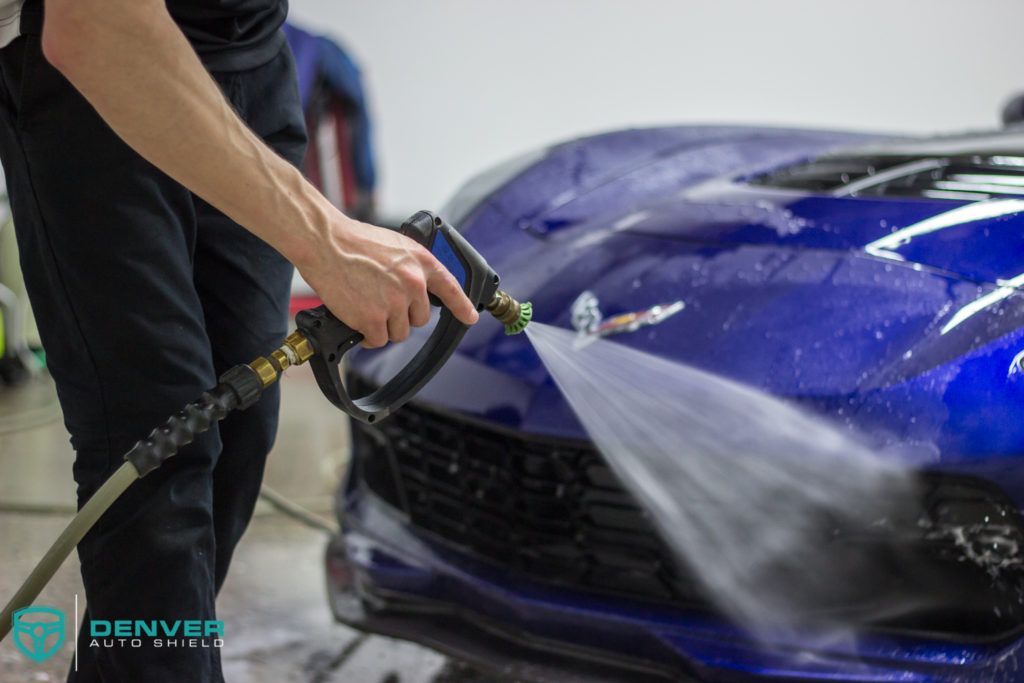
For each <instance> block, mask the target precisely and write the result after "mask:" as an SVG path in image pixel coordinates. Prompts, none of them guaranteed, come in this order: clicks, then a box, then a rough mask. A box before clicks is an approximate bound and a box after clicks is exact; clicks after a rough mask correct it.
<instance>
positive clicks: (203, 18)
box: [21, 0, 288, 71]
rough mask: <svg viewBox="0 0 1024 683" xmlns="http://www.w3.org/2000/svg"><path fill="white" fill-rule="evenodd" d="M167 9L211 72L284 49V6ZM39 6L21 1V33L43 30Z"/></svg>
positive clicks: (249, 2) (234, 3)
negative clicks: (22, 4)
mask: <svg viewBox="0 0 1024 683" xmlns="http://www.w3.org/2000/svg"><path fill="white" fill-rule="evenodd" d="M167 9H168V11H169V12H170V14H171V16H172V17H173V18H174V21H176V22H177V23H178V26H179V27H180V28H181V30H182V32H183V33H184V34H185V36H186V37H187V38H188V39H189V42H191V43H192V47H193V48H195V51H196V52H197V53H198V54H199V57H200V58H201V59H202V60H203V63H204V64H205V65H206V68H208V69H210V70H211V71H243V70H245V69H252V68H254V67H257V66H260V65H261V64H264V63H266V62H268V61H270V59H271V58H272V57H274V55H276V54H277V53H278V51H279V50H280V49H281V47H282V45H283V44H284V34H283V33H282V32H281V31H280V28H281V24H283V23H284V20H285V17H286V16H287V15H288V0H167ZM42 11H43V0H25V5H24V7H23V8H22V19H21V32H22V33H39V32H40V31H41V30H42Z"/></svg>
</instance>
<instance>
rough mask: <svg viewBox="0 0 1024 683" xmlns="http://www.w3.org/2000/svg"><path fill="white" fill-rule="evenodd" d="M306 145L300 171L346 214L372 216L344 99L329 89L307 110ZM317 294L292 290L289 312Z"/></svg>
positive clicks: (316, 299) (306, 305)
mask: <svg viewBox="0 0 1024 683" xmlns="http://www.w3.org/2000/svg"><path fill="white" fill-rule="evenodd" d="M306 130H307V131H308V134H309V146H308V147H307V149H306V158H305V159H304V160H303V172H304V173H305V175H306V177H307V178H308V179H309V181H310V182H311V183H313V185H315V186H316V187H317V189H319V190H320V191H321V192H323V194H324V196H325V197H327V199H329V200H330V202H331V203H332V204H334V205H335V206H337V207H338V208H339V209H341V211H342V212H344V213H345V214H346V215H349V216H352V217H353V218H358V219H360V220H367V219H370V218H372V210H373V201H372V197H370V196H368V195H367V194H366V193H365V192H363V191H362V190H360V188H359V186H358V184H357V182H356V173H355V160H354V158H353V154H352V133H351V130H352V127H351V124H350V123H349V120H348V114H347V111H346V107H345V103H344V101H342V100H341V99H340V98H338V97H334V96H332V95H330V94H329V93H325V94H323V95H322V96H321V97H320V98H319V102H318V103H317V104H315V105H313V106H311V107H310V108H309V110H308V111H307V112H306ZM320 303H321V301H320V299H319V297H317V296H316V295H315V294H314V293H312V292H308V291H297V292H295V293H293V295H292V300H291V305H290V309H291V313H292V315H294V314H295V313H296V312H297V311H300V310H302V309H304V308H310V307H313V306H319V305H320Z"/></svg>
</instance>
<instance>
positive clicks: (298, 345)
mask: <svg viewBox="0 0 1024 683" xmlns="http://www.w3.org/2000/svg"><path fill="white" fill-rule="evenodd" d="M312 357H313V345H312V344H310V343H309V340H308V339H306V335H304V334H302V333H301V332H299V331H298V330H296V331H294V332H292V333H291V334H289V335H288V336H287V337H286V338H285V340H284V343H282V344H281V346H279V347H277V348H276V349H274V350H273V351H272V352H271V353H270V357H269V358H264V357H263V356H260V357H259V358H257V359H256V360H254V361H252V362H251V363H249V367H250V368H252V370H253V371H254V372H255V373H256V375H257V376H258V377H259V378H260V384H262V385H263V388H264V389H266V388H267V387H269V386H270V385H271V384H273V383H274V382H276V381H277V378H278V377H280V376H281V374H282V373H283V372H284V371H285V370H287V369H288V368H290V367H292V366H293V365H302V364H303V363H305V362H306V361H307V360H309V359H310V358H312Z"/></svg>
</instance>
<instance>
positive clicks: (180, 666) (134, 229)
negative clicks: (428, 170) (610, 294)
mask: <svg viewBox="0 0 1024 683" xmlns="http://www.w3.org/2000/svg"><path fill="white" fill-rule="evenodd" d="M18 9H19V2H12V0H0V37H2V38H3V40H2V41H0V42H4V43H6V47H3V49H2V50H0V80H2V83H0V110H2V111H0V158H2V160H3V165H4V169H5V171H6V175H7V181H8V188H9V194H10V197H11V201H12V205H13V211H14V219H15V224H16V229H17V233H18V244H19V248H20V252H21V260H22V267H23V270H24V273H25V277H26V283H27V286H28V290H29V295H30V298H31V301H32V304H33V308H34V311H35V315H36V318H37V320H38V324H39V328H40V333H41V335H42V338H43V343H44V346H45V348H46V351H47V360H48V364H49V366H50V369H51V372H52V374H53V377H54V379H55V380H56V384H57V390H58V393H59V396H60V401H61V405H62V407H63V410H64V417H65V423H66V425H67V427H68V430H69V431H70V433H71V439H72V445H73V446H74V448H75V451H76V460H75V465H74V474H75V480H76V482H77V483H78V498H79V504H81V503H82V502H83V501H85V500H87V499H88V498H89V496H90V495H91V494H92V493H93V492H94V491H95V490H96V488H97V487H98V486H99V485H100V484H101V483H102V482H103V480H104V479H105V478H106V477H107V476H108V475H109V474H110V473H111V472H112V471H113V470H114V469H115V468H116V467H117V466H118V465H119V464H120V456H121V455H122V454H123V453H124V452H125V451H126V450H127V449H128V448H129V447H130V446H131V445H132V443H133V442H134V441H136V440H137V439H138V438H140V437H141V436H143V435H145V434H146V433H147V432H148V431H149V430H150V429H151V428H152V427H153V426H155V425H157V424H159V423H161V422H162V421H163V420H164V419H165V418H166V417H167V415H168V414H170V413H172V412H173V411H175V410H177V409H178V408H179V407H181V406H182V405H184V404H185V403H187V402H188V401H190V400H192V399H193V398H195V397H196V396H197V395H198V394H199V393H200V392H201V391H202V390H204V389H206V388H209V387H210V386H212V385H214V384H215V379H216V376H217V374H218V373H220V372H222V371H223V370H225V369H226V368H228V367H230V366H232V365H234V364H236V363H240V362H246V361H248V360H251V359H252V358H253V357H255V356H257V355H260V354H263V353H265V352H266V351H267V350H268V349H271V348H274V347H275V346H276V345H277V344H278V343H279V342H280V340H281V338H282V337H283V336H284V335H285V332H286V314H287V302H288V287H289V282H290V278H291V272H292V265H291V264H295V266H296V267H298V269H299V271H300V272H301V273H302V275H303V276H304V277H305V278H306V280H307V281H308V282H309V283H310V285H312V287H313V288H314V289H315V290H316V291H317V292H318V293H319V294H320V296H321V297H322V299H323V300H324V302H325V303H326V304H327V306H328V307H329V308H330V309H331V310H332V311H333V312H334V313H335V314H336V315H338V317H340V318H341V319H342V320H344V321H345V322H346V323H347V324H348V325H350V326H351V327H353V328H354V329H356V330H358V331H360V332H362V333H363V335H365V338H366V345H367V346H381V345H383V344H385V343H386V342H387V341H388V340H391V341H401V340H403V339H405V338H406V337H407V336H408V334H409V329H410V326H418V325H423V324H425V323H426V322H427V319H428V316H429V302H428V298H427V292H428V290H429V291H430V292H433V293H435V294H436V295H438V296H439V297H440V298H441V299H442V300H443V301H444V302H445V304H446V305H447V306H448V307H449V308H451V309H452V311H453V312H454V313H455V315H456V316H457V317H458V318H459V319H461V320H462V321H463V322H466V323H473V322H475V321H476V319H477V315H476V312H475V311H474V310H473V307H472V305H471V304H470V302H469V301H468V300H467V299H466V298H465V296H463V294H462V292H461V290H460V289H459V285H458V283H457V282H456V281H455V280H454V278H452V276H451V275H450V274H449V273H448V272H447V271H446V270H445V269H444V268H443V267H442V266H441V265H440V264H439V263H438V262H437V261H436V260H435V259H434V258H433V257H432V256H431V255H430V254H429V253H428V252H427V251H426V250H424V249H422V248H421V247H419V246H418V245H417V244H415V243H414V242H412V241H411V240H408V239H406V238H404V237H402V236H400V235H398V234H396V233H393V232H390V231H386V230H382V229H379V228H375V227H373V226H369V225H366V224H362V223H358V222H356V221H353V220H350V219H348V218H346V217H345V216H344V215H342V214H341V213H340V212H339V211H337V210H336V209H335V208H334V207H333V206H331V205H330V204H329V203H328V202H327V201H326V200H325V199H324V198H323V197H322V196H321V195H320V194H319V193H317V192H316V191H315V190H314V188H313V187H312V186H311V185H310V184H309V183H307V182H306V181H305V180H304V179H303V178H302V176H301V174H300V173H299V172H298V171H297V170H296V169H295V165H296V164H298V162H299V160H300V159H301V157H302V154H303V150H304V146H305V132H304V130H303V122H302V115H301V111H300V106H299V101H298V93H297V90H296V85H295V80H294V74H293V71H294V68H293V64H292V61H291V55H290V53H289V52H288V49H287V47H286V45H285V43H284V40H283V37H282V35H281V32H280V30H279V27H280V25H281V23H282V22H283V21H284V18H285V14H286V11H287V7H286V0H167V1H166V3H165V2H164V0H46V3H45V15H44V12H43V5H42V1H41V0H25V1H24V4H23V6H20V16H19V14H18ZM7 41H9V42H7ZM286 259H287V260H286ZM289 262H290V263H289ZM277 408H278V395H277V394H275V393H272V392H267V393H265V394H264V395H263V398H262V400H261V401H260V402H259V403H258V404H257V405H256V406H254V407H253V408H251V409H249V410H248V411H245V412H242V413H236V414H233V415H231V416H229V417H228V419H226V420H225V421H224V422H223V423H221V425H220V426H219V430H213V431H211V432H210V433H209V434H207V435H204V437H203V438H200V439H199V440H197V442H196V443H195V444H193V445H192V446H190V447H189V448H187V449H184V450H183V451H182V452H181V453H180V454H179V455H178V456H177V457H175V458H173V459H172V460H170V461H169V462H168V463H167V464H166V465H165V466H164V467H163V468H162V469H160V470H158V471H156V472H154V473H153V474H151V475H149V476H148V477H146V478H145V479H142V480H141V481H139V482H138V483H137V484H136V485H135V486H133V487H132V489H130V490H129V492H128V493H127V494H126V495H125V496H124V497H123V498H122V500H121V501H119V502H118V503H117V504H116V505H115V506H114V507H113V508H112V509H111V510H110V511H109V512H108V513H107V515H106V516H105V517H104V518H103V520H101V522H100V523H99V524H98V525H97V527H96V528H95V529H94V530H93V531H92V532H91V533H90V534H89V535H88V536H87V537H86V539H85V540H84V541H83V542H82V544H81V545H80V547H79V556H80V558H81V562H82V577H83V580H84V583H85V590H86V597H87V602H88V609H87V618H86V621H85V623H84V624H83V627H82V632H81V634H80V636H79V649H80V661H79V670H78V672H77V673H76V672H74V671H72V673H71V676H70V680H72V681H76V682H79V683H81V682H92V681H105V682H106V683H110V682H111V681H125V682H130V683H135V682H137V681H145V682H146V683H160V682H162V681H173V682H174V683H180V682H183V681H189V682H195V681H202V682H205V681H220V680H222V674H221V669H220V660H219V652H218V650H216V649H213V648H206V649H202V648H154V647H148V646H144V647H143V648H141V649H133V648H128V647H125V648H118V647H114V648H90V647H89V641H90V638H89V636H88V633H89V619H90V618H94V619H104V620H115V619H142V620H159V619H163V620H167V621H175V620H183V619H212V618H214V614H215V610H214V599H215V596H216V594H217V591H218V589H219V588H220V587H221V585H222V583H223V581H224V577H225V575H226V573H227V568H228V564H229V562H230V560H231V555H232V551H233V549H234V547H235V544H236V543H237V542H238V540H239V538H240V537H241V535H242V532H243V531H244V529H245V527H246V524H247V523H248V520H249V518H250V515H251V513H252V509H253V505H254V504H255V500H256V496H257V492H258V489H259V485H260V480H261V477H262V473H263V465H264V459H265V456H266V454H267V452H268V451H269V449H270V446H271V443H272V442H273V439H274V434H275V428H276V416H277ZM229 637H230V634H229Z"/></svg>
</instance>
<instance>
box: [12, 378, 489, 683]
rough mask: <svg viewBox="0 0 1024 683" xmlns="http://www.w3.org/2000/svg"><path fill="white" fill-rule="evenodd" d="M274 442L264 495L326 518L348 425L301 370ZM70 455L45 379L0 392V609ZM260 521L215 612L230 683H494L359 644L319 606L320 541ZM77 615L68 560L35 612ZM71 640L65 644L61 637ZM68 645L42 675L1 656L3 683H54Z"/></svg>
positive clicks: (436, 657)
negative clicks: (268, 491)
mask: <svg viewBox="0 0 1024 683" xmlns="http://www.w3.org/2000/svg"><path fill="white" fill-rule="evenodd" d="M284 396H285V397H284V407H283V410H282V415H281V432H280V435H279V437H278V443H277V446H276V448H275V449H274V452H273V453H272V454H271V458H270V464H269V466H268V472H267V477H266V483H267V484H269V485H270V486H272V487H273V488H274V489H275V490H276V491H278V492H280V493H282V494H284V495H286V496H288V497H290V498H292V499H295V500H297V501H298V502H300V503H302V504H303V505H305V506H306V507H309V508H312V509H314V510H316V511H317V512H319V513H321V514H323V515H324V516H327V517H330V497H331V494H332V493H333V490H334V487H335V485H336V482H337V478H338V474H339V472H340V471H341V469H342V467H343V466H344V462H345V458H346V455H347V433H346V427H345V422H344V420H343V419H342V417H341V415H340V414H339V413H337V412H336V411H335V410H334V409H333V408H332V407H331V406H330V405H329V404H328V403H327V402H326V401H325V400H323V399H322V397H321V396H320V393H319V390H318V389H317V388H316V385H315V383H314V381H313V379H312V375H311V374H310V373H309V372H308V370H307V369H306V368H296V369H293V370H292V371H290V372H289V374H288V375H287V376H286V377H285V380H284ZM72 459H73V453H72V451H71V448H70V446H69V445H68V440H67V433H66V432H65V430H64V428H63V425H62V423H61V421H60V414H59V409H58V407H57V404H56V398H55V395H54V391H53V387H52V384H51V383H50V382H49V380H48V379H46V378H45V377H43V378H39V379H37V380H34V381H33V382H32V383H31V384H29V385H28V386H25V387H22V388H19V389H17V390H5V389H3V388H0V540H2V544H3V553H2V556H0V601H6V600H7V598H8V597H9V596H10V595H11V594H12V593H13V591H14V590H15V588H16V587H17V585H18V583H19V582H20V581H21V579H22V578H23V577H24V575H25V574H27V573H28V571H29V570H30V569H31V567H32V566H33V564H34V563H35V562H36V560H37V559H38V558H39V557H40V556H41V555H42V553H43V552H44V551H45V549H46V547H47V546H48V545H49V544H50V543H51V542H52V540H53V539H54V538H55V537H56V536H57V534H58V533H59V532H60V531H61V529H62V528H63V527H64V525H65V524H66V523H67V520H68V518H69V517H70V511H71V505H72V503H73V501H74V483H73V482H72V479H71V462H72ZM262 505H263V504H262V503H261V508H260V509H258V510H257V516H256V518H255V520H254V521H253V524H252V526H251V527H250V530H249V533H248V534H247V535H246V537H245V538H244V539H243V540H242V542H241V544H240V545H239V548H238V551H237V553H236V555H235V560H234V564H233V567H232V573H231V575H230V576H229V577H228V580H227V583H226V584H225V586H224V590H223V591H222V593H221V596H220V600H219V603H218V604H219V606H218V610H219V617H220V618H221V619H223V620H224V621H225V632H226V637H225V645H224V650H223V653H222V655H223V658H224V672H225V677H226V679H227V680H228V682H229V683H286V682H295V683H340V682H341V681H344V682H345V683H443V682H447V683H455V682H456V681H458V683H482V682H483V681H493V680H494V679H493V678H491V677H489V676H484V675H480V674H477V673H476V672H473V671H471V670H469V669H468V668H467V667H465V666H463V665H462V664H460V663H458V662H454V661H451V660H448V659H447V658H445V657H443V656H441V655H440V654H438V653H436V652H433V651H431V650H427V649H424V648H422V647H419V646H416V645H412V644H409V643H403V642H399V641H394V640H391V639H386V638H380V637H375V636H369V637H368V636H365V635H363V634H361V633H359V632H357V631H354V630H352V629H350V628H347V627H345V626H341V625H339V624H336V623H334V622H333V620H332V618H331V615H330V613H329V610H328V608H327V600H326V597H325V595H324V577H323V569H322V557H323V547H324V543H325V540H326V536H325V534H324V533H323V532H321V531H317V530H313V529H310V528H308V527H304V526H301V525H299V524H297V523H296V522H294V521H292V520H290V519H288V518H285V517H282V516H280V515H279V514H277V513H275V512H273V511H272V510H271V509H270V508H269V507H266V508H264V507H262ZM76 594H77V595H78V596H79V608H80V609H79V611H80V612H81V608H82V607H84V602H85V596H84V594H83V592H82V585H81V580H80V578H79V575H78V562H77V559H76V558H72V559H70V560H69V561H68V562H67V563H66V564H65V566H64V567H63V568H62V569H61V570H60V572H59V573H58V575H57V576H56V578H55V580H54V581H53V582H52V583H51V585H50V586H49V587H48V588H47V590H46V591H45V592H44V593H43V595H42V596H40V598H39V599H38V600H37V601H36V602H37V603H39V604H46V605H53V606H55V607H58V608H60V609H63V610H64V611H65V612H66V613H67V614H68V617H69V618H70V616H71V613H72V612H73V611H74V604H75V603H74V600H75V595H76ZM68 638H69V639H72V638H73V636H72V634H71V633H70V629H69V633H68ZM71 651H72V650H71V644H70V642H68V643H66V644H65V645H64V647H63V650H62V653H61V654H60V655H58V656H56V657H54V658H53V659H51V660H49V661H48V662H45V663H43V664H34V663H32V662H30V661H28V660H27V659H26V658H24V657H23V656H22V655H21V654H20V653H19V652H17V651H16V650H15V648H14V646H13V645H12V644H11V642H10V640H7V641H5V642H4V643H3V644H0V680H2V681H4V682H8V681H10V682H11V683H20V682H21V681H26V682H29V681H31V682H39V683H43V682H46V681H60V680H63V679H64V675H65V672H66V671H67V667H68V664H69V661H70V658H71Z"/></svg>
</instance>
